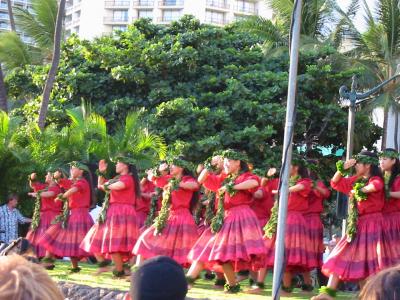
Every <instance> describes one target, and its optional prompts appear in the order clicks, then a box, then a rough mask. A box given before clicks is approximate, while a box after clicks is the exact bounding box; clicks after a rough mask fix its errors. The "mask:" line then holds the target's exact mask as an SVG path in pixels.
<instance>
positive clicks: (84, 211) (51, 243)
mask: <svg viewBox="0 0 400 300" xmlns="http://www.w3.org/2000/svg"><path fill="white" fill-rule="evenodd" d="M92 225H93V219H92V217H91V216H90V214H89V209H88V208H74V209H71V211H70V216H69V218H68V225H67V228H65V229H63V228H62V227H61V224H60V223H57V224H54V225H51V226H50V227H49V229H47V231H46V232H45V233H44V234H43V236H42V237H41V238H40V239H39V244H40V245H42V246H43V247H44V248H46V250H47V251H49V252H50V253H52V254H54V255H56V256H60V257H64V256H68V257H84V256H89V254H88V253H87V252H85V251H83V249H81V248H80V247H79V245H80V244H81V242H82V240H83V238H84V237H85V236H86V234H87V232H88V231H89V229H90V227H92Z"/></svg>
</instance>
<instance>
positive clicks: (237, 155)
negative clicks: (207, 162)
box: [221, 149, 247, 162]
mask: <svg viewBox="0 0 400 300" xmlns="http://www.w3.org/2000/svg"><path fill="white" fill-rule="evenodd" d="M221 155H222V157H223V158H227V159H231V160H240V161H244V162H246V161H247V156H246V154H244V153H242V152H239V151H235V150H232V149H228V150H225V151H223V152H222V153H221Z"/></svg>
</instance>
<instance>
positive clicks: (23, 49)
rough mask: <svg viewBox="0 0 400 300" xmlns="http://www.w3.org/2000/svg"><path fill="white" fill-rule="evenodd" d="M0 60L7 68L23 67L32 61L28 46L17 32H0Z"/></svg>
mask: <svg viewBox="0 0 400 300" xmlns="http://www.w3.org/2000/svg"><path fill="white" fill-rule="evenodd" d="M0 61H1V62H2V63H3V64H4V65H5V67H6V68H7V69H13V68H16V67H21V66H24V65H27V64H30V63H31V62H32V57H31V55H30V53H29V49H28V46H27V45H25V43H24V42H23V41H22V40H21V38H20V37H19V36H18V35H17V34H16V33H15V32H3V33H1V34H0Z"/></svg>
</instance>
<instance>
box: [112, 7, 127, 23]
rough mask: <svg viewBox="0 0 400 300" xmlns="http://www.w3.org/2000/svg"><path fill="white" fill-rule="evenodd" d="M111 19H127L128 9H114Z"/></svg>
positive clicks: (125, 20)
mask: <svg viewBox="0 0 400 300" xmlns="http://www.w3.org/2000/svg"><path fill="white" fill-rule="evenodd" d="M113 21H123V22H127V21H128V11H127V10H114V14H113Z"/></svg>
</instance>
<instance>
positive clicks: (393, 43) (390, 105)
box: [338, 0, 400, 149]
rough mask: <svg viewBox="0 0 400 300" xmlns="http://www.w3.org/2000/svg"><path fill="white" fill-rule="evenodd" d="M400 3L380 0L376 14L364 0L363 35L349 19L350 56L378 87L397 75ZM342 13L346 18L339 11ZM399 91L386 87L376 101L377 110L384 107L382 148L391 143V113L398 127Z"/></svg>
mask: <svg viewBox="0 0 400 300" xmlns="http://www.w3.org/2000/svg"><path fill="white" fill-rule="evenodd" d="M399 4H400V0H380V1H378V2H377V7H376V9H375V13H372V12H371V9H370V8H369V6H368V4H367V2H366V1H365V0H363V5H364V10H365V22H366V25H367V29H366V31H365V32H364V33H361V32H360V31H359V30H358V29H357V28H356V26H355V25H354V24H353V22H352V20H351V19H350V18H348V19H347V20H346V25H347V30H346V32H345V34H346V36H347V38H348V39H350V40H351V41H352V44H353V46H354V48H353V49H351V50H350V51H349V52H348V54H349V55H351V56H352V57H353V58H355V59H356V62H355V63H356V64H358V65H361V66H362V67H363V68H364V70H365V73H364V77H366V78H367V80H369V82H370V83H371V84H372V85H376V84H378V83H380V82H382V81H384V80H386V79H388V78H390V77H392V76H393V75H394V74H395V72H396V66H397V64H398V63H399V62H400V9H399V7H398V6H399ZM338 11H339V13H341V14H342V16H343V15H344V14H343V13H342V12H341V11H340V10H338ZM396 95H398V89H396V84H395V83H393V84H392V85H390V86H388V87H387V88H385V90H384V92H383V93H382V94H381V95H380V96H378V97H377V98H376V99H375V101H374V102H373V105H374V107H383V110H384V120H383V131H384V132H383V137H382V148H385V147H386V145H387V144H388V119H389V113H390V112H394V113H395V122H396V124H398V114H399V111H400V110H399V106H398V103H397V101H396ZM393 138H394V145H395V147H396V148H397V149H398V146H399V145H398V126H396V128H395V134H394V137H393Z"/></svg>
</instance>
